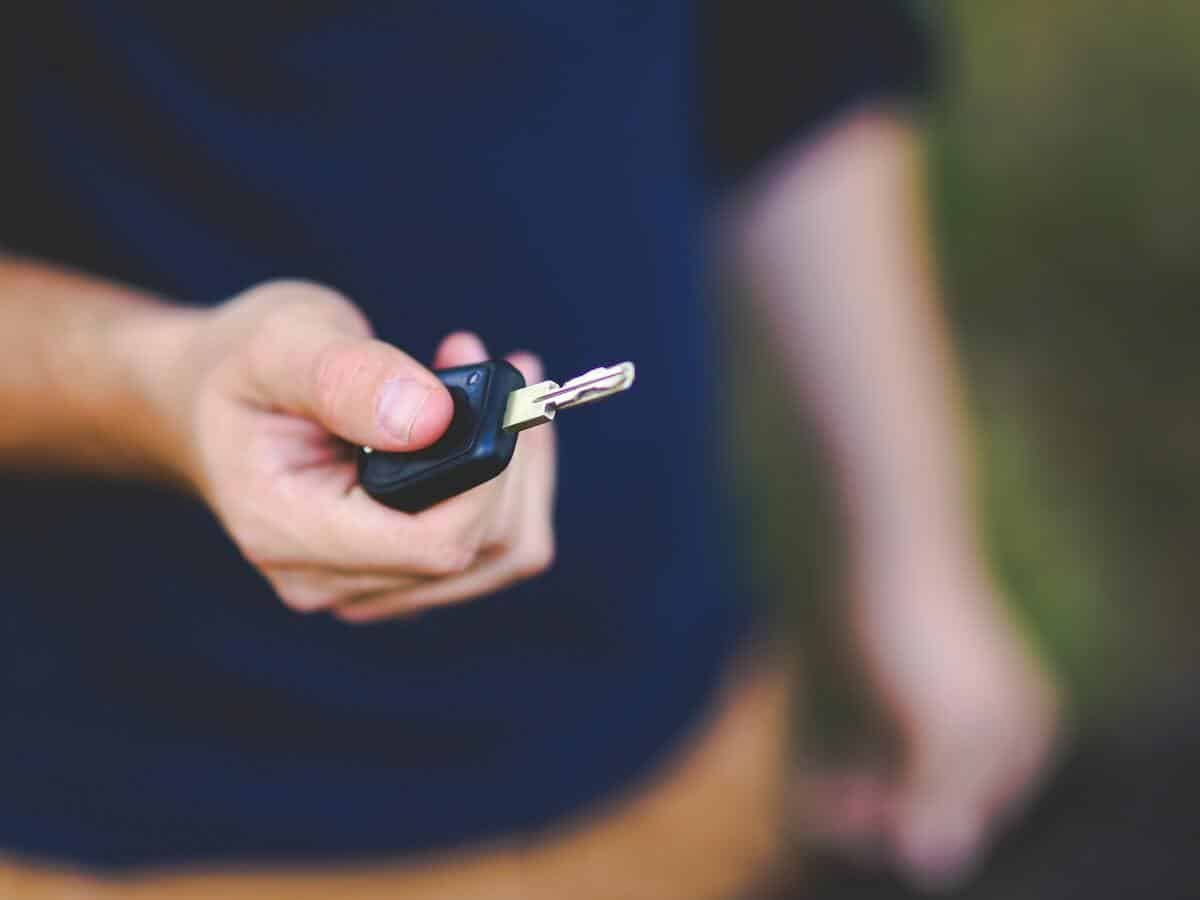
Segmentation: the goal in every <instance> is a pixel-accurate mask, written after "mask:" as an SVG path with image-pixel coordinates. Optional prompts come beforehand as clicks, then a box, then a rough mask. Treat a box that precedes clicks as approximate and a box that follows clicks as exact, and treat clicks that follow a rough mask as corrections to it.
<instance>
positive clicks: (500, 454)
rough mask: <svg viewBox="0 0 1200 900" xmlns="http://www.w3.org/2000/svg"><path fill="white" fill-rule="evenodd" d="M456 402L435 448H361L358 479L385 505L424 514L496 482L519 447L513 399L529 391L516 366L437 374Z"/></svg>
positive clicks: (496, 363)
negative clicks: (511, 416) (511, 415)
mask: <svg viewBox="0 0 1200 900" xmlns="http://www.w3.org/2000/svg"><path fill="white" fill-rule="evenodd" d="M434 374H435V375H437V377H438V378H440V379H441V381H442V384H444V385H446V387H447V389H449V391H450V396H451V397H452V398H454V419H453V420H452V421H451V422H450V427H449V428H447V429H446V433H445V434H444V435H442V436H441V437H440V438H438V440H437V442H436V443H434V444H433V445H432V446H429V447H426V448H425V449H424V450H416V451H414V452H412V453H384V452H381V451H379V450H368V449H366V448H360V449H359V451H358V480H359V483H360V484H362V486H363V490H365V491H366V492H367V494H369V495H370V496H371V497H373V498H374V499H376V500H378V501H379V502H380V503H383V504H386V505H387V506H390V507H392V508H393V509H399V510H403V511H404V512H419V511H421V510H423V509H426V508H427V507H430V506H433V505H434V504H435V503H439V502H441V501H442V500H445V499H447V498H449V497H453V496H455V495H456V494H461V493H462V492H463V491H465V490H468V489H470V488H473V487H475V486H476V485H477V484H483V482H485V481H488V480H490V479H492V478H495V477H496V476H497V475H499V474H500V473H501V472H503V471H504V469H505V467H506V466H507V465H508V463H509V460H511V459H512V455H513V451H514V450H516V448H517V435H516V433H515V432H507V431H505V430H504V427H503V424H504V410H505V408H506V407H507V406H508V395H509V394H511V393H512V392H513V391H515V390H518V389H519V388H523V387H525V378H524V376H523V375H521V373H520V372H519V371H518V370H517V369H516V367H515V366H513V365H511V364H510V363H507V362H505V361H504V360H502V359H493V360H489V361H488V362H484V363H479V364H478V365H473V366H457V367H455V368H453V369H441V370H439V371H437V372H435V373H434Z"/></svg>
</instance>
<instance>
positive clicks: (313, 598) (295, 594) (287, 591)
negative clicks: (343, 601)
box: [275, 584, 339, 615]
mask: <svg viewBox="0 0 1200 900" xmlns="http://www.w3.org/2000/svg"><path fill="white" fill-rule="evenodd" d="M275 592H276V593H277V594H278V595H279V599H280V600H281V601H283V605H284V606H286V607H287V608H288V609H290V610H291V611H292V612H297V613H302V614H305V615H307V614H309V613H315V612H320V611H321V610H325V609H330V608H332V607H333V606H336V605H337V603H338V599H339V598H338V597H336V596H332V595H330V594H329V592H328V591H325V590H322V589H320V588H318V587H315V586H304V585H299V584H296V585H290V586H288V587H285V588H283V589H282V590H281V589H279V588H276V589H275Z"/></svg>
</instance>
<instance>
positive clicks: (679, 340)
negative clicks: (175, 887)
mask: <svg viewBox="0 0 1200 900" xmlns="http://www.w3.org/2000/svg"><path fill="white" fill-rule="evenodd" d="M41 8H43V9H50V10H51V11H43V12H38V13H35V12H22V13H17V14H16V21H15V22H13V23H11V27H9V29H8V37H7V38H0V48H2V49H4V51H5V53H4V57H3V58H4V60H5V61H3V62H0V81H4V82H5V83H6V86H5V87H0V102H3V103H4V104H6V106H7V107H8V108H7V109H4V110H3V112H4V114H5V116H6V121H7V127H6V129H5V131H6V137H5V139H4V141H3V142H0V187H2V188H3V191H2V192H0V193H2V195H3V199H2V200H0V246H8V247H11V248H15V249H17V250H19V251H24V252H28V253H30V254H33V255H36V256H40V257H42V258H45V259H48V260H50V261H58V262H63V263H67V264H70V265H74V266H78V267H81V268H84V269H87V270H90V271H95V272H97V273H99V274H102V275H107V276H110V277H114V278H119V279H124V280H127V281H129V282H131V283H134V284H137V285H140V286H143V287H148V288H150V289H153V290H156V291H159V292H161V293H162V294H163V295H164V296H166V297H170V298H175V299H179V300H183V301H186V302H190V303H205V304H212V303H217V302H220V301H221V300H223V299H226V298H228V297H229V296H231V295H233V294H235V293H237V292H238V291H240V290H242V289H244V288H246V287H248V286H250V285H253V284H255V283H257V282H260V281H262V280H265V279H269V278H274V277H304V278H310V279H314V280H317V281H322V282H325V283H328V284H330V285H332V286H334V287H336V288H338V289H339V290H341V291H343V292H345V293H346V294H347V295H348V296H350V297H351V298H352V299H354V300H355V301H356V302H358V303H359V304H360V305H361V306H362V307H363V308H364V309H365V310H366V312H367V313H368V315H369V317H370V318H371V320H372V322H373V324H374V326H375V328H376V330H377V332H378V334H379V335H380V336H381V337H383V338H385V339H387V340H390V341H392V342H394V343H396V344H398V345H399V346H401V347H403V348H404V349H406V350H408V351H409V352H411V353H413V354H414V355H416V356H417V357H418V358H424V359H428V358H429V356H430V354H431V353H432V349H433V347H434V345H435V343H436V342H437V340H438V339H439V338H440V337H441V336H442V335H444V334H446V333H448V332H450V331H452V330H455V329H460V328H469V329H472V330H475V331H478V332H479V333H480V334H481V335H482V336H483V338H484V339H485V341H487V343H488V344H489V346H490V347H491V348H492V350H493V352H505V351H507V350H510V349H517V348H527V349H531V350H533V351H535V352H537V353H538V354H540V355H542V356H543V358H544V359H545V361H546V364H547V369H548V372H549V374H550V375H551V377H554V376H556V375H558V376H563V377H565V376H569V375H572V374H575V373H577V372H580V371H583V370H585V369H587V368H590V367H592V366H594V365H598V364H606V363H611V362H614V361H616V360H618V359H632V360H635V361H636V363H637V366H638V383H637V385H636V387H635V388H634V390H632V391H630V392H629V393H628V394H627V395H625V396H623V397H622V398H621V399H620V400H619V401H613V402H612V403H611V404H609V405H607V408H603V409H601V408H597V409H596V410H595V411H591V410H589V411H587V412H580V413H578V414H576V415H572V416H571V417H570V421H569V422H567V421H564V422H563V423H562V426H561V428H560V458H561V466H560V488H559V514H558V522H557V524H558V532H559V547H560V550H559V558H558V562H557V564H556V566H555V568H554V569H553V571H552V572H551V573H550V574H549V575H547V576H545V577H543V578H540V579H537V580H535V581H533V582H531V583H528V584H526V585H524V586H522V587H519V588H517V589H513V590H510V591H506V592H504V593H502V594H499V595H496V596H493V597H489V598H486V599H483V600H479V601H476V602H472V603H468V604H463V605H460V606H456V607H452V608H447V609H442V610H438V611H435V612H431V613H429V614H427V615H425V616H422V617H420V618H417V619H413V620H407V621H401V622H397V623H393V624H388V625H383V626H378V627H373V628H352V627H348V626H345V625H342V624H340V623H338V622H336V621H332V620H329V619H326V618H324V617H298V616H295V615H293V614H291V613H289V612H287V611H286V610H285V609H284V608H283V607H282V606H281V604H280V603H279V602H278V601H277V600H276V599H275V598H274V597H273V595H272V594H271V592H270V591H269V589H268V588H267V586H266V584H265V583H264V582H263V581H262V580H261V579H260V578H259V577H258V576H257V575H256V574H255V573H254V571H253V570H252V569H251V568H250V567H249V566H248V565H247V564H246V563H245V562H244V561H243V560H241V559H240V557H239V556H238V554H237V552H236V550H235V549H234V548H233V547H232V545H231V544H230V543H229V542H228V540H227V539H226V538H225V536H224V535H223V534H222V533H221V531H220V529H219V527H218V526H217V525H216V524H215V523H214V521H213V520H212V519H211V517H210V516H209V515H208V514H207V513H206V512H205V511H204V510H203V509H201V508H200V507H199V506H197V505H196V504H195V503H194V502H193V501H191V500H189V499H186V498H182V497H178V496H174V495H171V494H168V493H165V492H161V491H158V490H155V489H151V488H145V487H138V486H135V485H132V484H124V483H100V482H89V481H80V480H72V479H60V478H45V479H41V480H32V479H21V478H16V477H10V478H7V479H5V480H0V509H2V510H3V513H2V515H3V523H4V524H3V535H2V536H3V543H2V544H0V565H2V566H3V570H4V576H3V581H0V623H2V624H3V628H2V629H0V732H2V733H3V734H4V739H3V740H0V797H2V798H3V804H0V846H6V847H9V848H12V849H16V850H19V851H26V852H30V853H36V854H39V855H50V856H59V857H65V858H73V859H79V860H82V861H87V862H96V863H121V862H151V861H171V860H187V859H199V858H215V857H261V856H294V855H302V854H319V855H327V856H335V855H342V854H354V853H371V852H391V851H397V850H406V849H414V848H419V847H428V846H434V845H442V844H447V843H451V842H455V841H461V840H466V839H471V838H476V837H482V836H487V835H491V834H495V833H497V832H500V831H504V830H510V829H514V828H525V827H532V826H535V825H538V824H541V823H543V822H545V821H547V820H548V819H550V818H552V817H554V816H557V815H561V814H563V813H565V812H567V811H569V810H572V809H574V808H576V807H577V806H578V805H579V804H581V803H583V802H585V801H586V800H588V799H591V798H593V797H595V796H597V795H599V794H600V793H602V792H604V791H606V790H608V789H610V788H611V787H613V786H614V785H616V784H619V783H621V782H622V781H624V780H625V779H627V778H628V777H630V775H631V774H632V773H633V772H635V771H637V770H639V769H642V768H643V767H645V766H646V765H647V764H648V763H649V762H650V759H651V758H652V757H653V755H654V754H655V753H656V752H657V751H658V749H659V748H661V747H662V746H663V745H664V744H665V743H666V742H668V741H669V740H670V739H671V738H672V737H673V736H674V735H676V734H677V733H678V732H679V731H680V729H681V728H682V726H683V724H684V723H685V722H686V721H687V720H688V719H689V718H690V717H691V716H693V715H694V714H695V712H696V710H697V709H698V708H699V706H700V705H701V704H702V702H703V700H704V698H705V697H706V696H707V694H708V692H709V690H710V689H711V687H712V685H713V683H714V682H715V679H716V677H717V675H718V672H719V669H720V667H721V665H722V660H723V659H724V657H725V656H726V654H727V652H728V650H729V648H730V646H731V644H732V643H733V641H734V639H735V637H734V636H735V633H736V630H737V624H736V623H737V622H738V621H740V616H741V613H739V612H738V611H737V610H735V608H734V598H733V596H732V595H733V590H732V589H731V585H730V583H729V581H728V579H727V567H726V559H727V553H726V548H725V547H724V546H723V545H722V541H721V539H720V535H719V533H718V530H717V526H716V524H715V521H714V518H715V517H714V515H713V513H714V511H715V505H714V495H715V491H714V487H713V484H712V474H711V468H710V466H709V463H710V457H711V450H712V449H713V446H714V444H715V443H716V440H715V437H714V433H713V431H712V430H711V426H710V419H711V416H710V411H709V400H710V394H709V391H708V380H709V379H710V378H711V377H712V372H711V364H710V360H709V356H708V348H707V341H706V321H705V314H704V311H703V309H702V308H701V306H700V305H699V302H698V297H697V284H698V275H699V272H698V266H697V260H698V258H699V255H698V246H697V229H696V212H697V210H698V205H699V204H698V200H699V196H698V190H697V187H696V184H697V179H696V176H695V159H694V158H693V148H694V143H695V142H694V135H693V129H694V116H693V110H692V104H693V85H694V79H693V72H692V67H693V61H692V59H691V41H690V28H691V21H690V4H687V3H685V2H682V0H681V2H668V3H654V2H644V3H624V4H610V3H591V2H588V3H562V2H559V0H526V2H520V3H505V4H496V3H489V2H484V0H455V2H451V3H439V4H396V5H387V4H370V3H365V2H363V3H348V4H347V3H342V4H332V3H330V4H326V3H318V2H314V3H301V4H266V3H259V2H252V3H247V4H243V5H242V6H241V7H238V8H237V10H236V15H234V14H224V13H223V12H219V11H215V10H213V9H211V8H209V7H201V6H195V5H188V4H183V5H178V4H150V3H145V4H134V3H119V4H107V5H103V6H101V5H100V4H79V5H77V6H76V5H71V8H70V9H69V10H63V11H62V12H57V11H54V10H57V8H58V4H44V5H42V7H41Z"/></svg>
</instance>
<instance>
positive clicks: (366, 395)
mask: <svg viewBox="0 0 1200 900" xmlns="http://www.w3.org/2000/svg"><path fill="white" fill-rule="evenodd" d="M181 350H182V352H181V353H180V354H179V357H178V359H177V360H176V361H175V364H174V365H173V367H172V370H173V371H172V374H171V375H170V376H169V377H167V378H162V379H157V380H156V379H148V380H147V381H146V386H147V393H148V395H149V396H150V397H152V398H153V405H154V406H155V407H156V409H157V410H158V412H159V414H160V415H161V417H162V420H163V421H165V422H167V423H169V428H170V429H171V430H172V431H173V432H174V435H175V440H173V441H171V442H170V444H171V445H172V446H175V447H177V448H178V449H179V454H180V459H178V460H177V461H176V462H175V465H176V468H177V475H178V476H179V477H181V478H182V479H183V480H185V481H186V482H187V483H189V484H190V485H191V486H193V487H194V489H195V490H196V491H197V492H198V493H199V494H200V495H201V496H202V497H203V498H204V500H205V501H206V502H207V503H208V504H209V505H210V506H211V507H212V509H213V511H214V512H215V513H216V515H217V517H218V518H219V519H220V521H221V522H222V524H223V525H224V527H225V528H226V530H227V531H228V532H229V535H230V536H231V537H232V538H233V540H234V542H235V543H236V544H237V545H238V547H239V548H240V549H241V551H242V553H243V554H244V555H245V557H246V558H247V559H248V560H249V561H250V562H251V563H252V564H253V565H254V566H255V567H256V568H258V569H259V571H260V572H261V573H262V574H263V575H264V576H265V577H266V579H267V580H268V581H269V582H270V583H271V585H272V586H273V587H274V589H275V591H276V592H277V593H278V594H279V596H280V598H281V599H282V601H283V602H284V603H285V604H287V605H288V606H289V607H290V608H291V609H294V610H296V611H298V612H316V611H322V610H328V611H332V612H333V614H334V615H336V616H337V617H338V618H340V619H343V620H345V621H347V622H370V621H376V620H379V619H382V618H386V617H389V616H395V615H403V614H406V613H411V612H414V611H416V610H421V609H424V608H426V607H429V606H433V605H437V604H442V603H451V602H455V601H459V600H465V599H469V598H472V597H479V596H483V595H486V594H490V593H492V592H494V591H497V590H499V589H501V588H503V587H505V586H507V585H510V584H513V583H514V582H517V581H520V580H522V579H525V578H530V577H532V576H534V575H537V574H539V573H540V572H542V571H544V570H545V569H546V568H547V567H548V566H549V565H550V562H551V558H552V555H553V547H554V537H553V531H552V525H551V512H552V505H553V494H554V461H555V460H554V438H553V432H552V429H551V428H549V427H546V428H539V429H536V430H533V431H530V432H529V433H528V434H525V435H522V437H521V441H520V443H519V446H518V448H517V452H516V455H515V456H514V458H513V461H512V463H511V464H510V465H509V467H508V468H507V469H506V470H505V471H504V473H503V474H501V475H500V477H498V478H496V479H493V480H492V481H490V482H488V483H486V484H483V485H480V486H479V487H476V488H474V489H472V490H470V491H468V492H466V493H464V494H462V495H461V496H458V497H454V498H452V499H450V500H448V501H446V502H444V503H441V504H439V505H437V506H435V507H433V508H431V509H428V510H425V511H423V512H421V513H419V514H416V515H409V514H406V513H402V512H397V511H395V510H392V509H389V508H387V507H384V506H382V505H380V504H378V503H376V502H375V501H373V500H371V499H370V498H369V497H368V496H367V495H366V494H365V493H364V492H363V490H362V489H361V488H360V487H359V486H358V485H357V482H356V472H355V464H354V458H353V448H354V447H356V446H359V445H366V446H370V447H373V448H375V449H378V450H385V451H408V450H417V449H420V448H422V447H426V446H428V445H429V444H432V443H433V442H434V441H436V440H437V439H438V438H439V437H440V436H441V435H442V433H443V432H444V431H445V429H446V427H447V426H448V425H449V423H450V420H451V418H452V416H453V403H452V401H451V398H450V395H449V393H448V392H447V391H446V389H445V388H444V387H443V386H442V384H441V383H440V382H439V381H438V379H437V378H436V377H435V376H434V375H433V374H432V373H431V372H430V371H429V370H428V369H426V368H425V367H424V366H422V365H420V364H419V363H417V362H416V361H415V360H413V359H412V358H411V357H409V356H407V355H406V354H404V353H403V352H401V351H400V350H398V349H396V348H395V347H392V346H390V345H388V344H385V343H383V342H381V341H378V340H374V339H372V337H371V333H370V328H369V326H368V324H367V322H366V320H365V319H364V318H363V316H362V314H361V313H360V312H359V311H358V309H357V308H356V307H355V306H353V305H352V304H351V303H350V302H349V301H347V300H346V299H345V298H343V297H341V296H340V295H338V294H336V293H335V292H333V291H330V290H328V289H326V288H322V287H319V286H317V285H313V284H308V283H303V282H274V283H269V284H266V285H263V286H260V287H256V288H254V289H252V290H250V291H247V292H246V293H244V294H242V295H240V296H238V297H235V298H234V299H232V300H230V301H229V302H228V303H226V304H225V305H224V306H223V307H220V308H218V309H216V310H214V311H212V312H211V313H202V314H200V315H199V316H195V317H193V321H192V324H191V333H190V335H189V337H188V338H187V339H186V340H185V341H184V342H183V343H182V347H181ZM487 358H488V354H487V351H486V350H485V349H484V347H483V345H482V343H481V342H480V341H479V339H478V338H476V337H475V336H474V335H470V334H465V333H461V334H454V335H451V336H450V337H448V338H447V339H446V340H445V341H444V342H443V343H442V346H441V348H440V350H439V352H438V355H437V359H436V361H435V365H436V366H437V367H439V368H441V367H446V366H453V365H465V364H468V363H474V362H479V361H482V360H484V359H487ZM509 360H510V362H512V363H513V364H514V365H515V366H517V367H518V368H519V369H521V371H522V372H523V374H524V375H525V377H526V379H527V380H528V381H530V382H534V381H538V380H540V379H541V378H542V373H541V371H540V364H539V363H538V361H537V360H536V359H535V358H534V357H532V356H530V355H528V354H516V355H513V356H511V357H509Z"/></svg>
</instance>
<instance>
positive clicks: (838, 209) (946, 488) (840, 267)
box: [737, 113, 977, 578]
mask: <svg viewBox="0 0 1200 900" xmlns="http://www.w3.org/2000/svg"><path fill="white" fill-rule="evenodd" d="M920 184H921V158H920V148H919V142H918V139H917V137H916V135H915V134H914V132H913V131H912V129H911V128H909V127H908V126H906V125H904V124H902V123H901V122H899V121H898V120H896V119H894V118H891V117H889V116H888V115H887V114H885V113H864V114H860V115H858V116H857V117H856V118H854V119H852V120H850V121H848V122H847V123H845V124H843V125H841V126H840V127H837V128H836V129H835V130H833V131H832V132H831V133H830V134H828V135H827V136H826V137H825V138H824V139H823V140H821V141H819V142H818V143H817V144H815V145H813V146H810V147H807V148H802V149H801V150H798V151H797V153H796V155H795V156H794V157H793V158H791V159H785V160H783V161H782V163H781V164H780V166H779V167H778V168H777V169H776V170H775V171H774V172H772V173H770V174H769V175H768V177H767V178H766V179H765V181H764V182H763V183H762V184H760V185H759V186H757V187H756V188H755V189H754V194H753V196H750V197H749V198H747V200H746V202H745V204H744V206H743V207H742V213H741V216H740V222H739V224H738V226H737V234H738V235H739V241H738V245H739V248H740V250H741V251H742V262H743V265H744V271H745V272H746V273H747V276H748V277H749V279H750V292H751V295H752V297H753V300H754V301H755V302H756V303H757V304H758V306H759V308H760V309H761V310H762V312H763V314H764V315H765V316H766V318H767V320H768V324H769V331H770V332H771V333H772V334H773V335H775V336H776V338H777V340H778V349H779V350H780V351H781V354H782V357H783V359H784V362H785V366H786V369H787V371H788V372H789V373H790V375H791V377H792V380H793V381H794V384H795V387H796V389H797V391H798V392H799V393H800V395H801V396H802V397H804V398H805V399H806V400H807V401H808V405H809V406H810V408H811V409H812V411H813V413H814V414H815V417H816V420H817V422H818V425H819V428H820V430H821V433H822V434H823V436H824V438H825V439H826V441H827V444H828V446H829V448H830V451H831V457H832V459H833V462H834V466H835V471H836V475H837V479H838V484H839V488H840V493H841V495H842V497H843V499H844V503H843V506H844V509H845V510H846V515H847V519H848V524H849V536H850V540H851V548H852V553H853V554H854V555H855V557H856V562H858V563H860V564H861V563H864V562H866V563H869V568H870V570H871V571H872V572H874V573H876V574H877V575H879V576H880V577H884V578H886V577H890V576H892V575H895V574H896V572H897V567H903V566H910V565H912V564H913V562H914V561H918V560H929V559H930V558H931V557H936V558H937V562H938V564H939V565H944V564H945V563H947V562H950V563H952V564H958V563H959V562H967V561H970V560H972V559H973V558H974V557H975V556H976V555H977V554H976V551H975V548H974V546H973V542H974V529H973V525H972V521H971V518H972V510H971V508H970V507H971V500H970V472H969V469H970V466H969V463H968V453H967V450H966V447H965V437H964V435H965V429H964V422H963V419H964V416H963V411H962V406H963V404H962V402H961V398H960V390H959V382H958V373H957V369H956V365H955V361H954V359H953V354H952V351H951V349H950V345H949V342H948V340H947V335H946V331H945V326H944V323H943V320H942V317H941V313H940V310H939V308H938V303H937V287H936V281H935V277H934V275H933V267H932V265H931V261H930V252H929V248H928V244H927V227H926V221H925V211H924V207H923V204H922V201H921V193H920Z"/></svg>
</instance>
